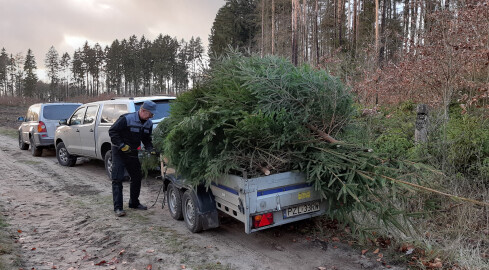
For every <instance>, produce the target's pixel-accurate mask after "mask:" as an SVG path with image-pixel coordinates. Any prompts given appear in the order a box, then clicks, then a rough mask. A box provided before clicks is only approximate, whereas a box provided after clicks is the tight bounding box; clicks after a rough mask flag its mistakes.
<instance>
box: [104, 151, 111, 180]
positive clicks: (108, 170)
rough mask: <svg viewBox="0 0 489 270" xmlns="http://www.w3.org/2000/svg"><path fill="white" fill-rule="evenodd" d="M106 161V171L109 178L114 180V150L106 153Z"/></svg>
mask: <svg viewBox="0 0 489 270" xmlns="http://www.w3.org/2000/svg"><path fill="white" fill-rule="evenodd" d="M104 163H105V171H106V172H107V175H108V176H109V180H112V150H109V151H107V152H106V153H105V156H104Z"/></svg>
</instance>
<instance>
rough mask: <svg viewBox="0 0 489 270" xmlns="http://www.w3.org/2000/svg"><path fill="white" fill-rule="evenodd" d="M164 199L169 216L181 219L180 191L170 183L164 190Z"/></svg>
mask: <svg viewBox="0 0 489 270" xmlns="http://www.w3.org/2000/svg"><path fill="white" fill-rule="evenodd" d="M166 199H167V203H168V211H169V212H170V215H171V217H172V218H173V219H176V220H182V219H183V213H182V192H181V191H180V190H179V189H178V188H176V187H175V186H174V185H173V184H171V183H170V184H169V185H168V188H167V190H166Z"/></svg>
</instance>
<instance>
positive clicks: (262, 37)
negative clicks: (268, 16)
mask: <svg viewBox="0 0 489 270" xmlns="http://www.w3.org/2000/svg"><path fill="white" fill-rule="evenodd" d="M264 47H265V0H262V1H261V49H260V50H261V57H262V58H263V56H264Z"/></svg>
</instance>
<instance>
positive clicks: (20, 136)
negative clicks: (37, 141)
mask: <svg viewBox="0 0 489 270" xmlns="http://www.w3.org/2000/svg"><path fill="white" fill-rule="evenodd" d="M19 148H20V150H27V149H29V145H28V144H27V143H24V140H22V135H20V132H19Z"/></svg>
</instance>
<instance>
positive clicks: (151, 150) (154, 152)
mask: <svg viewBox="0 0 489 270" xmlns="http://www.w3.org/2000/svg"><path fill="white" fill-rule="evenodd" d="M149 154H151V155H153V156H156V155H157V154H158V152H156V150H155V149H154V148H152V149H150V150H149Z"/></svg>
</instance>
